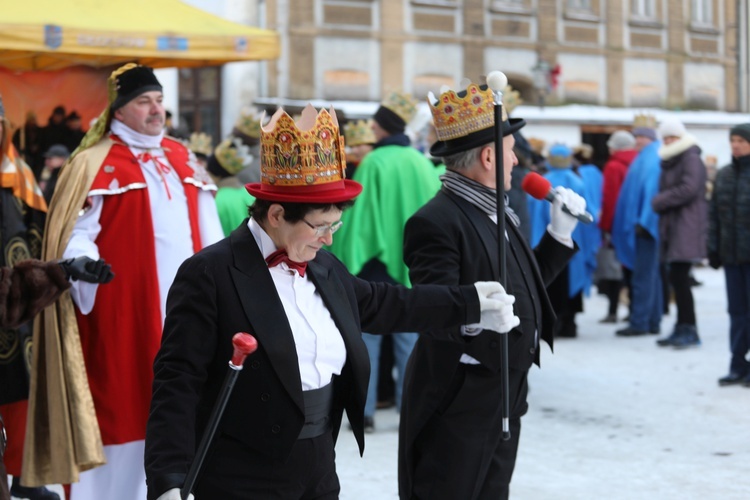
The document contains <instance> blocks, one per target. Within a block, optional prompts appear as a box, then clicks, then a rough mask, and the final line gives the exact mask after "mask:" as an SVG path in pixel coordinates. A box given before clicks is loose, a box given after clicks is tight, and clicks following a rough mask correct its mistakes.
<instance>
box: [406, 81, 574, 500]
mask: <svg viewBox="0 0 750 500" xmlns="http://www.w3.org/2000/svg"><path fill="white" fill-rule="evenodd" d="M430 106H431V110H432V115H433V119H434V122H435V129H436V132H437V137H438V141H437V142H436V143H434V144H433V146H432V147H431V148H430V153H431V154H432V155H433V156H438V157H441V158H443V161H444V162H445V166H446V168H447V171H446V173H445V175H443V176H442V177H441V180H442V181H443V186H442V189H441V190H440V191H439V192H438V194H437V195H436V196H435V197H434V198H433V199H432V200H431V201H429V202H428V203H427V204H426V205H425V206H424V207H422V208H421V209H420V210H419V211H417V213H416V214H414V216H412V217H411V218H410V219H409V221H408V222H407V223H406V229H405V231H404V261H405V262H406V264H407V265H408V266H409V277H410V278H411V281H412V283H413V284H422V283H432V284H441V285H458V284H463V283H471V282H473V281H474V280H477V279H480V278H481V279H498V278H499V277H500V263H499V247H498V240H497V206H496V177H495V169H496V165H495V147H496V145H495V142H494V140H495V132H494V125H495V124H494V115H493V111H494V109H493V107H494V103H493V96H492V92H491V91H490V90H489V89H487V87H486V86H481V87H480V86H477V85H475V84H471V85H469V87H468V89H467V90H465V91H461V92H459V93H456V92H454V91H452V90H450V91H447V92H444V93H443V94H442V95H441V96H440V98H439V100H437V101H435V99H434V96H431V99H430ZM457 110H460V111H461V113H460V114H459V113H457ZM524 124H525V122H524V121H523V120H519V119H511V120H508V119H507V118H506V119H505V122H504V125H503V133H504V137H503V171H504V176H503V179H504V184H505V189H506V190H507V189H509V188H510V181H511V171H512V169H513V167H514V166H515V165H516V163H517V159H516V156H515V154H514V152H513V146H514V142H515V139H514V137H513V135H512V134H513V132H515V131H516V130H518V129H520V128H521V127H523V126H524ZM568 191H569V190H566V191H562V192H559V193H558V194H557V195H556V196H557V197H558V198H559V200H558V201H555V202H554V203H553V204H552V214H551V215H552V222H551V224H550V225H549V227H548V230H547V234H546V235H545V236H544V237H543V238H542V240H541V241H540V243H539V245H538V246H537V248H536V249H534V250H533V251H532V250H531V248H529V246H528V244H527V243H526V241H525V239H524V238H523V236H522V233H521V231H520V228H519V227H518V222H517V221H518V219H517V217H516V215H515V213H513V212H512V210H510V209H509V208H506V213H505V220H506V224H505V228H506V240H507V246H508V251H507V255H506V257H507V276H506V277H505V279H506V285H505V286H506V290H507V292H508V293H509V294H511V295H514V296H515V304H514V306H513V309H514V313H515V314H516V316H518V317H519V318H520V320H521V321H520V325H518V326H517V327H516V328H513V329H512V330H511V331H510V332H509V333H508V336H509V337H508V344H509V352H508V353H509V361H510V365H509V367H510V370H509V389H510V394H507V395H504V394H503V393H502V384H501V371H500V370H501V354H500V352H499V351H500V349H499V347H500V343H499V341H498V339H497V337H496V336H495V335H494V334H492V333H491V332H490V331H486V330H483V329H482V328H481V327H480V326H479V325H468V326H463V327H456V328H446V329H444V330H436V331H431V332H427V333H426V334H423V335H420V337H419V340H418V341H417V343H416V346H415V347H414V351H413V352H412V355H411V358H410V359H409V364H408V366H407V369H406V380H405V383H404V396H403V406H402V409H401V425H400V429H399V495H400V498H401V499H402V500H414V499H422V500H428V499H429V500H441V499H445V500H456V499H461V500H472V499H504V498H506V499H507V498H508V494H509V485H510V480H511V475H512V473H513V468H514V466H515V461H516V452H517V449H518V439H519V433H520V430H521V422H520V418H521V416H522V415H523V414H524V413H526V410H527V407H528V405H527V403H526V395H527V392H528V387H527V374H528V370H529V368H530V367H531V364H532V363H534V362H536V363H538V362H539V349H540V343H541V340H544V341H546V342H547V343H548V344H549V345H550V347H551V346H552V332H553V326H554V322H555V314H554V312H553V310H552V306H551V304H550V300H549V298H548V297H547V293H546V291H545V287H546V285H548V284H549V283H550V282H551V281H552V280H553V279H554V277H555V276H556V275H557V273H558V272H559V271H560V270H561V269H563V267H564V266H565V264H566V263H567V262H568V260H569V259H570V258H571V257H572V256H573V254H574V253H575V252H576V248H575V244H574V243H573V240H572V239H571V233H572V232H573V229H574V228H575V225H576V219H575V218H574V217H571V216H569V215H567V214H564V213H563V212H562V209H561V204H562V202H563V201H564V202H565V203H566V204H567V205H568V206H569V207H570V206H572V207H574V208H573V210H574V211H576V210H581V211H582V210H583V209H584V207H585V202H583V200H582V199H581V198H580V197H579V196H578V195H576V194H575V193H573V192H572V191H570V192H568ZM582 205H583V206H582ZM506 207H507V205H506ZM574 213H575V212H574ZM446 332H448V333H449V334H450V336H451V338H452V339H453V342H445V341H442V340H441V341H438V340H436V339H438V338H439V336H440V335H443V336H444V335H445V333H446ZM420 333H423V332H420ZM503 396H506V397H508V398H509V406H510V415H509V417H510V433H511V438H510V440H508V441H504V440H503V439H502V432H501V431H502V422H501V421H502V415H501V408H502V405H501V402H502V397H503Z"/></svg>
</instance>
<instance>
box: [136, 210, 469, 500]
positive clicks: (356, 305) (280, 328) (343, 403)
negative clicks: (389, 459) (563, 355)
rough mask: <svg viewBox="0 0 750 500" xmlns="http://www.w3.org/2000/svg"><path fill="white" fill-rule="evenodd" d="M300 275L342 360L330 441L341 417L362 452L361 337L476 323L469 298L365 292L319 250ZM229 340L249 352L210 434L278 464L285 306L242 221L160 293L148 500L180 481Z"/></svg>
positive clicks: (453, 291) (282, 440)
mask: <svg viewBox="0 0 750 500" xmlns="http://www.w3.org/2000/svg"><path fill="white" fill-rule="evenodd" d="M307 272H308V275H309V277H310V279H311V280H312V282H313V283H314V284H315V287H316V289H317V291H318V292H319V293H320V295H321V297H322V299H323V301H324V302H325V304H326V306H327V308H328V310H329V311H330V312H331V316H332V318H333V320H334V322H335V323H336V326H337V327H338V329H339V331H340V332H341V335H342V337H343V340H344V344H345V346H346V363H345V365H344V367H343V370H342V373H341V375H340V376H338V377H336V380H335V383H334V403H333V411H332V415H331V420H332V428H333V436H334V440H335V438H336V437H337V435H338V431H339V428H340V425H341V419H342V414H343V411H344V410H346V412H347V417H348V419H349V421H350V423H351V425H352V429H353V431H354V435H355V437H356V439H357V442H358V444H359V447H360V452H362V451H363V450H364V433H363V427H364V421H363V419H364V404H365V395H366V393H367V384H368V379H369V370H370V367H369V360H368V356H367V349H366V347H365V345H364V343H363V342H362V339H361V332H362V330H366V331H368V332H373V333H392V332H398V331H416V330H424V329H427V328H431V327H435V326H437V325H444V324H451V325H458V324H465V323H472V322H476V321H478V320H479V302H478V298H477V295H476V291H475V290H474V288H473V287H472V286H466V287H438V286H424V287H415V288H413V289H411V290H410V289H407V288H405V287H400V286H391V285H386V284H383V283H370V282H368V281H364V280H361V279H359V278H356V277H354V276H352V275H351V274H350V273H349V272H348V271H347V270H346V268H345V267H344V265H343V264H342V263H341V262H339V261H338V260H337V259H336V258H335V257H334V256H333V255H332V254H330V253H329V252H326V251H320V252H318V255H317V256H316V258H315V259H314V260H313V261H311V262H309V264H308V271H307ZM236 332H248V333H250V334H252V335H254V336H255V337H256V339H257V341H258V346H259V347H258V350H257V351H256V352H255V353H253V354H251V355H250V356H248V358H247V360H246V361H245V365H244V366H245V368H244V370H242V371H241V372H240V374H239V377H238V380H237V382H236V385H235V386H234V391H233V393H232V396H231V398H230V400H229V403H228V404H227V407H226V410H225V413H224V417H223V419H222V421H221V424H220V427H219V429H218V432H217V435H224V436H226V437H228V438H229V439H233V440H236V441H239V442H240V443H243V444H244V445H246V446H247V447H249V448H251V449H253V450H257V451H259V452H261V453H265V454H268V455H269V456H270V457H274V458H279V459H282V460H283V459H285V458H286V457H287V456H288V455H289V453H290V451H291V448H292V446H293V445H294V443H295V442H296V440H297V436H298V435H299V433H300V430H301V429H302V427H303V425H304V403H303V398H302V385H301V381H300V372H299V364H298V359H297V352H296V349H295V344H294V338H293V336H292V331H291V328H290V326H289V323H288V321H287V320H286V315H285V313H284V308H283V306H282V303H281V301H280V299H279V296H278V294H277V292H276V288H275V286H274V283H273V280H272V278H271V275H270V273H269V271H268V267H267V265H266V262H265V261H264V259H263V256H262V254H261V252H260V249H259V248H258V245H257V244H256V242H255V240H254V238H253V236H252V233H251V232H250V230H249V229H248V228H247V224H246V223H245V224H243V225H241V226H240V227H239V228H238V229H236V230H235V231H234V232H233V233H232V234H231V235H230V236H229V237H228V238H225V239H224V240H222V241H220V242H218V243H216V244H215V245H212V246H210V247H207V248H205V249H203V250H202V251H200V252H198V253H197V254H195V255H194V256H192V257H191V258H189V259H188V260H186V261H185V262H184V263H183V264H182V266H181V267H180V269H179V270H178V272H177V276H176V277H175V280H174V283H173V285H172V287H171V289H170V291H169V296H168V299H167V317H166V321H165V325H164V335H163V338H162V345H161V349H160V350H159V353H158V354H157V357H156V360H155V362H154V386H153V400H152V403H151V412H150V415H149V420H148V427H147V432H146V452H145V466H146V476H147V482H148V489H149V495H148V497H149V499H153V498H156V497H157V496H158V495H160V494H161V493H163V492H164V491H166V490H168V489H169V488H173V487H179V486H181V485H182V484H183V482H184V479H185V476H186V474H187V471H188V468H189V466H190V463H191V461H192V458H193V455H194V453H195V450H196V447H197V443H198V442H199V441H200V436H201V434H202V432H203V429H204V427H205V424H206V422H207V420H208V417H209V415H210V412H211V409H212V407H213V405H214V403H215V399H216V397H217V395H218V393H219V391H220V388H221V386H222V383H223V380H224V378H225V376H226V373H227V370H228V367H227V362H228V361H229V359H230V358H231V356H232V341H231V339H232V336H233V335H234V334H235V333H236ZM209 460H210V458H209Z"/></svg>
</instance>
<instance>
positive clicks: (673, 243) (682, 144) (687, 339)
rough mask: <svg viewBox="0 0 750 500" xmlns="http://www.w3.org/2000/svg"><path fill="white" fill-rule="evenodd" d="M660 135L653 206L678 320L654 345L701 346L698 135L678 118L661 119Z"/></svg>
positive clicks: (702, 194) (703, 214) (702, 183)
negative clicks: (693, 278)
mask: <svg viewBox="0 0 750 500" xmlns="http://www.w3.org/2000/svg"><path fill="white" fill-rule="evenodd" d="M659 133H660V134H661V136H662V139H663V141H664V145H663V146H662V147H661V148H659V156H660V157H661V177H660V178H659V191H658V193H657V194H656V196H654V197H653V198H652V199H651V206H652V207H653V209H654V211H655V212H656V213H657V214H659V256H660V259H661V262H662V264H663V265H665V266H666V267H667V269H668V277H669V283H670V284H671V286H672V290H673V291H674V297H675V304H676V306H677V323H676V325H675V327H674V330H673V331H672V334H671V335H669V336H668V337H666V338H663V339H660V340H658V341H657V343H658V345H660V346H672V347H675V348H685V347H691V346H699V345H700V343H701V341H700V337H699V336H698V329H697V326H696V318H695V303H694V301H693V292H692V287H691V282H690V269H691V267H692V265H693V264H694V263H698V262H701V261H702V260H703V259H704V258H705V257H706V230H707V213H708V207H707V202H706V177H707V173H706V166H705V165H704V164H703V160H701V149H700V147H698V142H697V140H696V138H695V137H693V136H692V135H691V134H689V133H687V131H686V130H685V126H684V125H683V124H682V123H681V122H680V121H679V120H676V119H667V120H665V121H663V122H662V123H661V124H660V125H659Z"/></svg>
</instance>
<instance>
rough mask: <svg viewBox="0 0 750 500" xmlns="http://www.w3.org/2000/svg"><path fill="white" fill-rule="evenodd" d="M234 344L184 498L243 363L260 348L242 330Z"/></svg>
mask: <svg viewBox="0 0 750 500" xmlns="http://www.w3.org/2000/svg"><path fill="white" fill-rule="evenodd" d="M232 345H233V346H234V354H233V355H232V359H230V360H229V371H228V372H227V375H226V377H225V378H224V385H223V386H222V387H221V392H220V393H219V397H218V398H217V400H216V404H215V405H214V409H213V410H212V411H211V417H210V418H209V419H208V424H207V425H206V431H205V432H204V433H203V437H202V438H201V444H200V445H199V446H198V451H197V452H196V453H195V458H194V459H193V463H192V464H190V470H189V471H188V475H187V478H186V479H185V484H183V485H182V489H181V490H180V497H181V498H182V499H183V500H186V499H187V498H188V496H189V495H190V492H191V490H192V489H193V486H194V485H195V480H196V479H198V474H199V473H200V470H201V466H203V460H204V459H205V458H206V453H207V452H208V447H209V446H210V444H211V440H212V439H213V437H214V434H215V433H216V429H217V428H218V427H219V421H220V420H221V415H222V414H223V413H224V408H226V406H227V402H228V401H229V396H230V395H231V394H232V389H233V388H234V383H235V382H236V381H237V377H238V376H239V374H240V370H242V364H243V363H244V362H245V358H246V357H247V356H248V355H249V354H252V353H253V352H255V350H256V349H257V348H258V341H257V340H255V337H253V336H252V335H250V334H249V333H242V332H240V333H235V334H234V337H232Z"/></svg>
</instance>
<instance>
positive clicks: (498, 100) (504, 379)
mask: <svg viewBox="0 0 750 500" xmlns="http://www.w3.org/2000/svg"><path fill="white" fill-rule="evenodd" d="M507 84H508V77H507V76H505V73H503V72H502V71H493V72H491V73H490V74H489V75H487V86H488V87H489V88H490V89H491V90H492V95H493V96H494V98H495V106H494V111H495V184H496V187H495V195H496V201H497V245H498V249H499V250H500V257H499V258H500V284H501V285H503V288H506V286H507V281H508V279H507V272H506V270H507V267H506V257H505V255H506V252H505V249H506V244H505V176H504V175H503V173H504V171H505V164H504V162H503V90H504V89H505V86H506V85H507ZM501 337H502V340H501V341H500V380H501V385H502V387H501V389H502V393H503V398H502V405H501V413H500V416H501V417H502V425H503V441H507V440H509V439H510V397H509V396H510V394H509V392H510V384H509V381H508V364H509V363H508V335H507V334H504V335H501Z"/></svg>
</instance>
